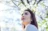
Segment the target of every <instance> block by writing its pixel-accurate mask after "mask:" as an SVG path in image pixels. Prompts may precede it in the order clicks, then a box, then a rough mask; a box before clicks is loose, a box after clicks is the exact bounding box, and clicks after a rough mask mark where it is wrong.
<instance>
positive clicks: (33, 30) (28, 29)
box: [26, 25, 38, 31]
mask: <svg viewBox="0 0 48 31" xmlns="http://www.w3.org/2000/svg"><path fill="white" fill-rule="evenodd" d="M26 31H38V29H37V28H36V27H35V26H32V25H30V26H28V27H27V28H26Z"/></svg>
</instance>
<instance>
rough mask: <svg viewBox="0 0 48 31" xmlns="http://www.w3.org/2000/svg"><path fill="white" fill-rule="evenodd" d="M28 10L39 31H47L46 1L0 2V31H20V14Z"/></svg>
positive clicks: (7, 0) (47, 4) (8, 0)
mask: <svg viewBox="0 0 48 31" xmlns="http://www.w3.org/2000/svg"><path fill="white" fill-rule="evenodd" d="M27 8H30V9H31V10H32V11H33V12H34V13H35V16H36V20H37V22H38V30H39V31H48V0H0V31H22V24H21V23H22V21H21V14H22V12H23V11H24V10H25V9H27Z"/></svg>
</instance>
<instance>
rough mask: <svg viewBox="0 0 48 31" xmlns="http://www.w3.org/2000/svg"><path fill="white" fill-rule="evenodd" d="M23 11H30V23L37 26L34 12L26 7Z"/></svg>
mask: <svg viewBox="0 0 48 31" xmlns="http://www.w3.org/2000/svg"><path fill="white" fill-rule="evenodd" d="M25 11H28V12H30V14H31V19H32V21H31V24H32V25H34V26H36V27H37V28H38V24H37V21H36V18H35V14H34V13H33V12H32V11H31V10H30V9H27V10H25Z"/></svg>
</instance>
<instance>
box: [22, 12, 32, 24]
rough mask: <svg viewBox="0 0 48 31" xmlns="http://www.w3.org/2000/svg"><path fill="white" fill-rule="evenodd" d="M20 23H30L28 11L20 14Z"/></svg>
mask: <svg viewBox="0 0 48 31" xmlns="http://www.w3.org/2000/svg"><path fill="white" fill-rule="evenodd" d="M22 21H23V23H29V22H31V14H30V12H28V11H24V12H23V14H22Z"/></svg>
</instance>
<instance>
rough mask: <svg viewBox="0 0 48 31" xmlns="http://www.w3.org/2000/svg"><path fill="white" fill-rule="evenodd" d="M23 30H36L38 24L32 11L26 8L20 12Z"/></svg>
mask: <svg viewBox="0 0 48 31" xmlns="http://www.w3.org/2000/svg"><path fill="white" fill-rule="evenodd" d="M22 24H23V29H24V30H23V31H38V25H37V21H36V18H35V15H34V13H33V12H32V11H31V10H30V9H26V10H25V11H24V12H23V14H22Z"/></svg>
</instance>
